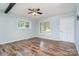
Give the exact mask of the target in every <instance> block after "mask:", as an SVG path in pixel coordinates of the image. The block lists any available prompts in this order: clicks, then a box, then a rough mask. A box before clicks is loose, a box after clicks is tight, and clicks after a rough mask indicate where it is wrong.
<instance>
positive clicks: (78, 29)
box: [75, 6, 79, 53]
mask: <svg viewBox="0 0 79 59" xmlns="http://www.w3.org/2000/svg"><path fill="white" fill-rule="evenodd" d="M77 15H79V6H78V8H77ZM77 15H76V17H75V41H76V47H77V50H78V53H79V19H77Z"/></svg>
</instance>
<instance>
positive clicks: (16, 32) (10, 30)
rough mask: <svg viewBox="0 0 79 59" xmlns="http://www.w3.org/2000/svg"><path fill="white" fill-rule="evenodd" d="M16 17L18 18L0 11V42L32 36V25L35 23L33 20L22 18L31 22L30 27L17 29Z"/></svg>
mask: <svg viewBox="0 0 79 59" xmlns="http://www.w3.org/2000/svg"><path fill="white" fill-rule="evenodd" d="M18 19H20V18H19V17H18V18H16V17H15V16H10V15H8V14H2V13H0V44H1V43H7V42H12V41H17V40H22V39H27V38H31V37H33V36H34V33H35V30H34V27H35V25H36V24H35V22H34V20H30V19H28V18H24V19H26V20H30V21H31V22H32V27H31V29H17V20H18Z"/></svg>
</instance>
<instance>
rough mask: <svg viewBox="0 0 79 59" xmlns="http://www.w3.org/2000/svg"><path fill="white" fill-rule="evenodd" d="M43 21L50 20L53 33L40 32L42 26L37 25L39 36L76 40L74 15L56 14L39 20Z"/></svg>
mask: <svg viewBox="0 0 79 59" xmlns="http://www.w3.org/2000/svg"><path fill="white" fill-rule="evenodd" d="M41 21H49V22H50V25H51V29H52V32H51V33H40V32H39V31H40V28H39V27H37V30H38V31H37V32H38V37H41V38H49V39H52V40H59V41H67V42H75V41H74V37H75V36H74V26H75V23H74V15H73V14H70V15H64V16H62V15H61V16H57V17H56V16H55V17H50V18H44V19H41V20H38V21H37V23H38V26H39V22H41Z"/></svg>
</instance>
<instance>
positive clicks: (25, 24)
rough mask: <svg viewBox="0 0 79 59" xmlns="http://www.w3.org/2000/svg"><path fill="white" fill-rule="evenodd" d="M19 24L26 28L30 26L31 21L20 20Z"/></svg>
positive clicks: (20, 27) (19, 26) (21, 27)
mask: <svg viewBox="0 0 79 59" xmlns="http://www.w3.org/2000/svg"><path fill="white" fill-rule="evenodd" d="M17 25H18V28H19V29H26V28H30V26H31V22H30V21H27V20H18V24H17Z"/></svg>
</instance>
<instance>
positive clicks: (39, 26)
mask: <svg viewBox="0 0 79 59" xmlns="http://www.w3.org/2000/svg"><path fill="white" fill-rule="evenodd" d="M43 22H49V23H50V21H48V20H44V21H40V22H39V33H51V32H52V28H51V23H50V24H49V25H50V29H51V30H50V31H43V32H42V31H41V25H40V23H43Z"/></svg>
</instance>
